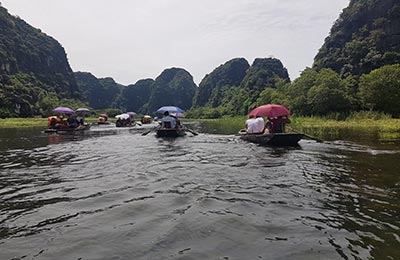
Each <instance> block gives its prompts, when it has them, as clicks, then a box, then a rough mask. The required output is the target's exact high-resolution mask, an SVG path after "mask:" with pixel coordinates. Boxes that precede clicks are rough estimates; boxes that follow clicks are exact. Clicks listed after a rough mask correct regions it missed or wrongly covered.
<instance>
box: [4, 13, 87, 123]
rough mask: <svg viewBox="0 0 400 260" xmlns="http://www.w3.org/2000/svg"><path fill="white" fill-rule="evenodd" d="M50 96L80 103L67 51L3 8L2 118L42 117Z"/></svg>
mask: <svg viewBox="0 0 400 260" xmlns="http://www.w3.org/2000/svg"><path fill="white" fill-rule="evenodd" d="M48 96H49V97H52V98H53V99H68V100H71V99H79V96H80V93H79V89H78V87H77V84H76V81H75V78H74V75H73V72H72V70H71V68H70V66H69V64H68V61H67V57H66V54H65V51H64V48H63V47H62V46H61V45H60V44H59V43H58V42H57V41H56V40H54V39H53V38H51V37H49V36H47V35H46V34H44V33H43V32H41V31H40V30H38V29H35V28H33V27H32V26H30V25H29V24H27V23H26V22H24V21H23V20H21V19H19V18H17V17H14V16H12V15H10V14H9V13H8V12H7V10H6V9H5V8H3V7H1V6H0V117H16V116H22V117H27V116H33V115H40V114H42V113H43V108H42V106H41V104H42V103H46V102H47V100H46V99H47V97H48Z"/></svg>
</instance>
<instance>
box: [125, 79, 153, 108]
mask: <svg viewBox="0 0 400 260" xmlns="http://www.w3.org/2000/svg"><path fill="white" fill-rule="evenodd" d="M153 84H154V80H153V79H142V80H139V81H138V82H136V83H135V84H134V85H129V86H127V87H125V88H123V89H122V93H121V96H120V99H119V100H118V103H119V104H120V106H121V107H122V108H123V109H124V110H125V111H133V112H136V113H142V114H145V113H147V109H146V108H145V104H146V103H147V102H148V101H149V99H150V95H151V91H152V89H153Z"/></svg>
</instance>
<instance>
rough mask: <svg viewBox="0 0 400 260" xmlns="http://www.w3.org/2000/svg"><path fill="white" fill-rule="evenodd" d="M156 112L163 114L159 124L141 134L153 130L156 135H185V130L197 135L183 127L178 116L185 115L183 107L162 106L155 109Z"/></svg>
mask: <svg viewBox="0 0 400 260" xmlns="http://www.w3.org/2000/svg"><path fill="white" fill-rule="evenodd" d="M156 113H158V114H163V118H161V121H160V125H159V126H158V127H155V128H153V129H151V130H149V131H147V132H145V133H143V134H142V135H147V134H148V133H150V132H151V131H153V130H155V131H156V135H157V137H181V136H185V135H186V131H188V132H190V133H192V134H193V135H197V133H196V132H194V131H192V130H190V129H188V128H186V127H184V126H183V125H182V124H181V122H180V120H179V118H183V117H185V115H184V111H183V109H181V108H180V107H177V106H162V107H160V108H159V109H157V111H156Z"/></svg>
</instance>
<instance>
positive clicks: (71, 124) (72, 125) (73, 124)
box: [67, 115, 78, 128]
mask: <svg viewBox="0 0 400 260" xmlns="http://www.w3.org/2000/svg"><path fill="white" fill-rule="evenodd" d="M67 125H68V128H77V127H78V123H77V122H76V119H75V118H74V117H73V116H72V115H69V116H68V119H67Z"/></svg>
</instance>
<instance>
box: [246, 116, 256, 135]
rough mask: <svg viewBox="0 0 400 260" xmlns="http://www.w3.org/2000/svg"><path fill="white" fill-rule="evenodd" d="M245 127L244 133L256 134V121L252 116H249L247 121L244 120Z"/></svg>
mask: <svg viewBox="0 0 400 260" xmlns="http://www.w3.org/2000/svg"><path fill="white" fill-rule="evenodd" d="M245 127H246V132H247V133H248V134H254V133H256V130H257V121H256V118H255V116H253V115H250V116H249V119H247V120H246V125H245Z"/></svg>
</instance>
